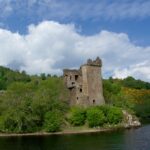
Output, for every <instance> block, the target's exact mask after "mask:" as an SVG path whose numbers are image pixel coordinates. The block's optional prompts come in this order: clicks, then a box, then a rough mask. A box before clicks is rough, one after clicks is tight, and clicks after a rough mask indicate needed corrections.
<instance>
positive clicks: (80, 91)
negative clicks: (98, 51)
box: [63, 57, 105, 106]
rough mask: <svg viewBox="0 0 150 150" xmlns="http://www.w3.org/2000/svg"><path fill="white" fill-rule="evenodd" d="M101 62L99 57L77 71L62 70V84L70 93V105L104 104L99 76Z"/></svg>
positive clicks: (100, 77) (89, 60)
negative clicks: (63, 83)
mask: <svg viewBox="0 0 150 150" xmlns="http://www.w3.org/2000/svg"><path fill="white" fill-rule="evenodd" d="M101 67H102V61H101V59H100V58H99V57H97V58H96V60H94V61H92V60H91V59H88V60H87V63H86V64H84V65H82V66H81V67H80V69H79V70H70V69H64V70H63V72H64V82H65V85H66V86H67V88H68V89H69V93H70V101H69V103H70V105H71V106H73V105H81V106H91V105H102V104H105V101H104V97H103V88H102V76H101Z"/></svg>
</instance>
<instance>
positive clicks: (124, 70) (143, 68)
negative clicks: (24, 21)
mask: <svg viewBox="0 0 150 150" xmlns="http://www.w3.org/2000/svg"><path fill="white" fill-rule="evenodd" d="M96 56H100V57H101V58H102V60H103V73H104V74H107V72H109V73H110V74H111V75H113V76H114V77H126V76H127V75H133V76H135V77H137V78H142V79H144V80H147V81H150V72H149V70H150V67H149V66H150V60H149V56H150V47H140V46H136V45H134V44H133V43H132V42H131V41H130V39H129V37H128V35H127V34H125V33H114V32H109V31H101V32H100V33H98V34H96V35H93V36H83V35H80V34H79V33H78V32H77V30H76V28H75V27H74V25H73V24H60V23H58V22H54V21H44V22H41V23H40V24H38V25H30V26H29V27H28V33H27V35H20V34H19V33H12V32H11V31H8V30H4V29H0V65H4V66H11V67H12V68H18V69H20V70H26V71H27V72H28V73H31V74H33V73H41V72H45V73H53V74H60V73H61V72H62V68H66V67H67V68H69V67H70V68H74V67H79V65H80V64H82V63H84V62H85V61H86V59H88V58H95V57H96Z"/></svg>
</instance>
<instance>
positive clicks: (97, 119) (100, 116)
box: [87, 107, 106, 127]
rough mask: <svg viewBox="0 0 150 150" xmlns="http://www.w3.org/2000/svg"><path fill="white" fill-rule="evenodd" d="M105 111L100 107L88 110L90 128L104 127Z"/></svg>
mask: <svg viewBox="0 0 150 150" xmlns="http://www.w3.org/2000/svg"><path fill="white" fill-rule="evenodd" d="M105 119H106V118H105V116H104V113H103V111H101V110H100V109H99V108H98V107H90V108H88V109H87V121H88V124H89V126H90V127H97V126H102V125H103V124H104V123H105Z"/></svg>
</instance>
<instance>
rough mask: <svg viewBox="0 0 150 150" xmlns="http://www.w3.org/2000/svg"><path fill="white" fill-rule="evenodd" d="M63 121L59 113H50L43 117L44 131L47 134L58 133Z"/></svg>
mask: <svg viewBox="0 0 150 150" xmlns="http://www.w3.org/2000/svg"><path fill="white" fill-rule="evenodd" d="M62 122H63V119H62V115H61V113H60V112H59V111H50V112H47V113H46V115H45V120H44V129H45V130H46V131H47V132H56V131H60V128H61V125H62Z"/></svg>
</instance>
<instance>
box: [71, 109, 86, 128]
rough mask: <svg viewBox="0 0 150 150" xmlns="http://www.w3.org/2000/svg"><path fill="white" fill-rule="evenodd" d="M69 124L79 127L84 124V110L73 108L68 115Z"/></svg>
mask: <svg viewBox="0 0 150 150" xmlns="http://www.w3.org/2000/svg"><path fill="white" fill-rule="evenodd" d="M68 120H69V122H70V123H71V124H72V125H74V126H80V125H83V124H84V123H85V120H86V112H85V109H84V108H80V107H73V108H71V110H70V112H69V115H68Z"/></svg>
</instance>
